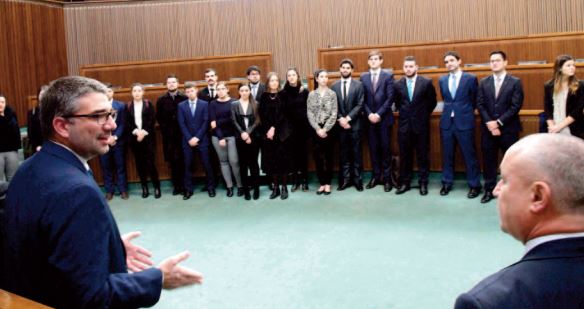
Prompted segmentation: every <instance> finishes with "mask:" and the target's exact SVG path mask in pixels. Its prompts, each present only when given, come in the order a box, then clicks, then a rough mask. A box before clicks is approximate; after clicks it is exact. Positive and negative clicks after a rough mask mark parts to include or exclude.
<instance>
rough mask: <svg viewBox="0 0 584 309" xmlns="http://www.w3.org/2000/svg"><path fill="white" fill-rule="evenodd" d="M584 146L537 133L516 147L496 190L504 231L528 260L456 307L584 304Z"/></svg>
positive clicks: (486, 282)
mask: <svg viewBox="0 0 584 309" xmlns="http://www.w3.org/2000/svg"><path fill="white" fill-rule="evenodd" d="M583 171H584V141H582V140H581V139H578V138H575V137H572V136H564V135H559V134H534V135H530V136H528V137H526V138H524V139H522V140H520V141H519V142H517V143H516V144H514V145H513V146H511V148H509V150H508V151H507V153H506V154H505V157H504V158H503V161H502V162H501V180H500V181H499V183H498V184H497V186H496V187H495V190H494V192H493V193H494V194H495V195H496V196H497V197H498V200H497V207H498V209H499V217H500V221H501V229H502V230H503V231H504V232H505V233H508V234H510V235H511V236H513V237H514V238H516V239H517V240H519V241H521V242H522V243H523V244H525V255H524V256H523V258H522V259H521V260H520V261H519V262H517V263H515V264H513V265H511V266H508V267H507V268H505V269H503V270H501V271H499V272H498V273H496V274H494V275H491V276H490V277H488V278H486V279H484V280H483V281H481V282H480V283H479V284H478V285H477V286H475V287H474V288H473V289H472V290H470V291H469V292H467V293H464V294H462V295H460V296H459V297H458V299H457V300H456V304H455V308H582V306H584V279H583V278H584V179H583V178H582V172H583Z"/></svg>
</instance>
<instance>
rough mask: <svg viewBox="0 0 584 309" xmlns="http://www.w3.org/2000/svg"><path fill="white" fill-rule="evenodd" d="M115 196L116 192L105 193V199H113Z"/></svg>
mask: <svg viewBox="0 0 584 309" xmlns="http://www.w3.org/2000/svg"><path fill="white" fill-rule="evenodd" d="M113 198H114V194H113V193H110V192H108V193H106V194H105V199H106V200H108V201H111V200H112V199H113Z"/></svg>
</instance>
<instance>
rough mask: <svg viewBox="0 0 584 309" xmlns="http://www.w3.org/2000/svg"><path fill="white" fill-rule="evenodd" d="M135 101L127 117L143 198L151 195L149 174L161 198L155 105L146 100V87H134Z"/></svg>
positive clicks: (136, 85)
mask: <svg viewBox="0 0 584 309" xmlns="http://www.w3.org/2000/svg"><path fill="white" fill-rule="evenodd" d="M132 98H133V100H132V101H131V102H130V103H129V104H128V114H127V117H126V121H127V126H126V127H127V128H128V132H129V133H130V149H132V152H133V153H134V158H135V159H136V170H137V171H138V177H140V183H141V184H142V197H143V198H147V197H148V196H149V195H150V192H149V191H148V174H150V180H152V184H153V185H154V198H160V196H161V192H160V180H159V179H158V170H157V169H156V161H155V156H154V155H155V150H156V140H155V136H156V132H155V131H154V125H155V122H156V117H155V111H154V105H153V104H152V103H151V102H150V101H149V100H147V99H144V86H143V85H142V84H134V85H132Z"/></svg>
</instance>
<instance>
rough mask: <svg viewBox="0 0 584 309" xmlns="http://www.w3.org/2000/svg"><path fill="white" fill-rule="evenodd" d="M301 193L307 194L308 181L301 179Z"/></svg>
mask: <svg viewBox="0 0 584 309" xmlns="http://www.w3.org/2000/svg"><path fill="white" fill-rule="evenodd" d="M302 192H308V181H307V180H306V179H302Z"/></svg>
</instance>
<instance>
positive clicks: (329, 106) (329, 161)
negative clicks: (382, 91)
mask: <svg viewBox="0 0 584 309" xmlns="http://www.w3.org/2000/svg"><path fill="white" fill-rule="evenodd" d="M314 85H315V87H316V89H315V90H313V91H311V92H310V94H309V95H308V107H307V115H308V122H309V123H310V126H311V127H312V129H313V135H314V137H313V142H314V149H313V156H314V163H315V165H316V174H317V177H318V181H319V182H320V188H318V191H316V194H318V195H320V194H324V195H329V194H331V181H332V176H333V145H334V144H333V143H334V139H333V138H332V136H331V135H332V134H331V130H332V128H333V127H334V125H335V122H336V121H337V95H336V94H335V92H334V91H332V90H331V89H330V88H329V87H328V74H327V72H326V71H325V70H318V71H316V72H315V73H314Z"/></svg>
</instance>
